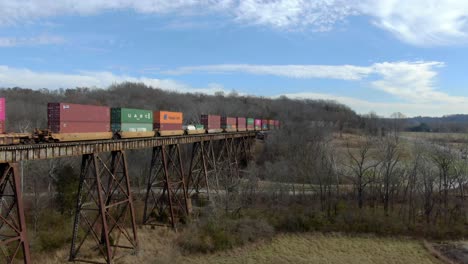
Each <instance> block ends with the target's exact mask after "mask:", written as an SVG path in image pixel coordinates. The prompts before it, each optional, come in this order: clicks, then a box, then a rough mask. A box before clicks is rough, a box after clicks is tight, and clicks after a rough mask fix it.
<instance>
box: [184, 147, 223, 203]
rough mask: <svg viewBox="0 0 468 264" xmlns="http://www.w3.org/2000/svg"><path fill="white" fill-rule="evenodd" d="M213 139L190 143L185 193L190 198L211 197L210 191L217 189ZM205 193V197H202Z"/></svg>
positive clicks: (208, 198)
mask: <svg viewBox="0 0 468 264" xmlns="http://www.w3.org/2000/svg"><path fill="white" fill-rule="evenodd" d="M213 145H214V143H213V141H201V142H195V143H193V145H192V153H191V156H190V167H189V172H188V176H187V183H186V187H187V194H188V196H189V197H190V198H192V199H194V198H195V199H204V198H206V199H207V200H210V199H211V191H212V190H215V191H217V190H218V189H219V186H218V180H217V179H218V177H217V174H216V173H217V172H216V158H215V156H214V151H213ZM202 193H206V197H202Z"/></svg>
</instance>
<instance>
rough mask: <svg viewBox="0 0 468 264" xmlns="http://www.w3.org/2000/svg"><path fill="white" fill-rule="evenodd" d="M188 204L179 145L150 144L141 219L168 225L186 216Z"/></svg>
mask: <svg viewBox="0 0 468 264" xmlns="http://www.w3.org/2000/svg"><path fill="white" fill-rule="evenodd" d="M188 214H189V204H188V197H187V190H186V187H185V176H184V170H183V163H182V158H181V152H180V146H179V145H169V146H160V147H155V148H153V154H152V157H151V167H150V174H149V177H148V183H147V189H146V197H145V208H144V213H143V223H144V224H146V225H165V224H167V223H169V224H170V225H171V226H172V228H174V229H175V228H176V227H177V224H178V223H179V222H181V221H183V220H184V219H185V220H186V218H187V217H188Z"/></svg>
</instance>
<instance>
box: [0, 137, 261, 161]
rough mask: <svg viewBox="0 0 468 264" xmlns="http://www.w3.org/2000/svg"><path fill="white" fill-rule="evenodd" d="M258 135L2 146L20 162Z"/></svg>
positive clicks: (1, 152)
mask: <svg viewBox="0 0 468 264" xmlns="http://www.w3.org/2000/svg"><path fill="white" fill-rule="evenodd" d="M255 135H256V132H254V131H247V132H233V133H217V134H204V135H184V136H173V137H154V138H133V139H120V140H98V141H77V142H66V143H43V144H31V145H13V146H2V147H0V163H7V162H19V161H22V160H39V159H54V158H62V157H70V156H79V155H83V154H90V153H99V152H110V151H115V150H126V149H143V148H152V147H157V146H163V145H174V144H190V143H195V142H200V141H209V140H222V139H226V138H242V137H255Z"/></svg>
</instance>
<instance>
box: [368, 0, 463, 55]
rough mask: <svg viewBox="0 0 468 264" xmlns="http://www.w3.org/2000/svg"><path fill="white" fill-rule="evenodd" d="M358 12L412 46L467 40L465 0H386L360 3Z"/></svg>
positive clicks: (446, 43) (445, 43) (370, 0)
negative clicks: (368, 16) (372, 19)
mask: <svg viewBox="0 0 468 264" xmlns="http://www.w3.org/2000/svg"><path fill="white" fill-rule="evenodd" d="M359 9H360V12H362V13H363V14H367V15H370V16H372V17H374V18H375V24H376V25H378V26H379V27H381V28H382V29H384V30H387V31H389V32H391V33H392V34H394V35H396V36H397V37H398V38H400V39H401V40H403V41H405V42H408V43H411V44H415V45H423V46H426V45H448V44H456V43H458V42H460V41H462V42H466V41H467V40H468V19H467V16H468V2H467V1H464V0H444V1H440V0H388V1H372V0H367V1H363V2H361V4H360V6H359Z"/></svg>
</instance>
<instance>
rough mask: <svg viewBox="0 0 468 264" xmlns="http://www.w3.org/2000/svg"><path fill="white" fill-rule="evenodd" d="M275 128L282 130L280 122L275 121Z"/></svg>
mask: <svg viewBox="0 0 468 264" xmlns="http://www.w3.org/2000/svg"><path fill="white" fill-rule="evenodd" d="M275 127H276V129H279V128H280V121H279V120H275Z"/></svg>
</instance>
